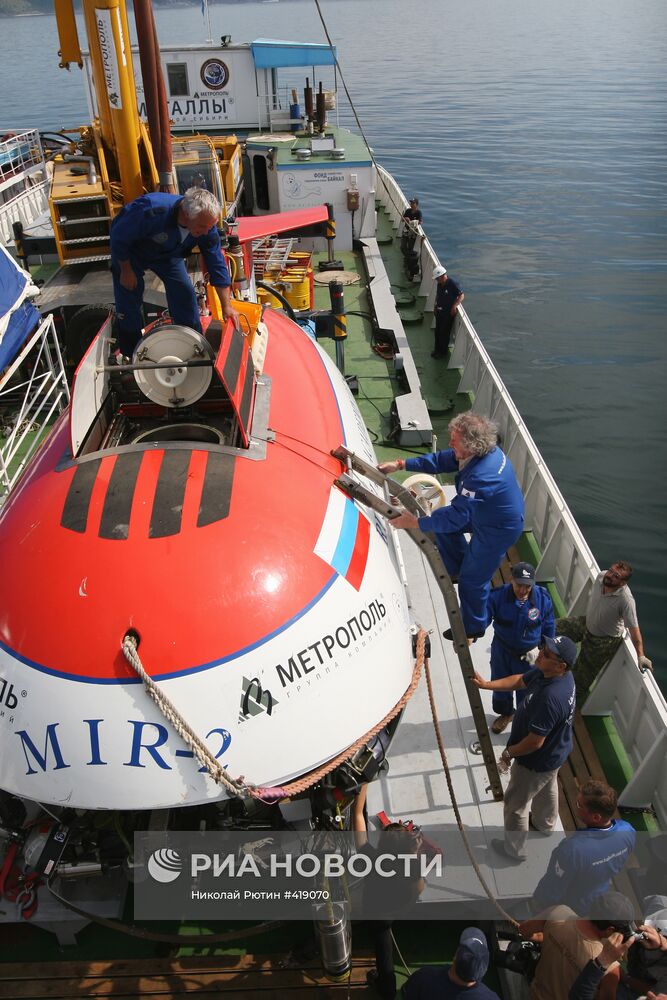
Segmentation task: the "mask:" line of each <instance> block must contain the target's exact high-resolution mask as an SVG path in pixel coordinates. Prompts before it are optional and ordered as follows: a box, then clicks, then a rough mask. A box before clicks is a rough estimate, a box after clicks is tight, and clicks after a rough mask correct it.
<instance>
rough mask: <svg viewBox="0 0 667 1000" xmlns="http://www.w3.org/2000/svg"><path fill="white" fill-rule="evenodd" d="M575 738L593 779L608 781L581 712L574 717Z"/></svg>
mask: <svg viewBox="0 0 667 1000" xmlns="http://www.w3.org/2000/svg"><path fill="white" fill-rule="evenodd" d="M574 736H575V739H576V740H577V743H578V744H579V748H580V750H581V753H582V755H583V757H584V760H585V761H586V767H587V768H588V772H589V774H590V777H591V778H595V779H596V781H604V782H606V781H607V778H606V777H605V773H604V770H603V768H602V764H601V763H600V758H599V757H598V755H597V751H596V749H595V747H594V746H593V741H592V740H591V735H590V733H589V732H588V729H587V728H586V723H585V721H584V719H583V717H582V715H581V712H576V713H575V716H574Z"/></svg>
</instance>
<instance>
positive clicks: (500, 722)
mask: <svg viewBox="0 0 667 1000" xmlns="http://www.w3.org/2000/svg"><path fill="white" fill-rule="evenodd" d="M513 718H514V712H512V714H511V715H499V716H498V718H497V719H495V720H494V721H493V722H492V723H491V732H492V733H504V732H505V730H506V729H507V727H508V726H509V724H510V723H511V721H512V719H513Z"/></svg>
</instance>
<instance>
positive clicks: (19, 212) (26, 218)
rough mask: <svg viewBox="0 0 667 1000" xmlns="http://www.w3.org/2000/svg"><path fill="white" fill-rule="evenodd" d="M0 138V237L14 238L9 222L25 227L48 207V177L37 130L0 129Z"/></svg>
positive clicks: (46, 210)
mask: <svg viewBox="0 0 667 1000" xmlns="http://www.w3.org/2000/svg"><path fill="white" fill-rule="evenodd" d="M0 134H6V135H7V136H8V138H6V139H3V140H2V141H0V240H1V241H2V242H3V243H4V244H6V245H7V246H9V245H10V244H12V243H13V242H14V233H13V230H12V223H13V222H21V223H23V226H24V227H25V228H26V229H28V228H29V226H31V225H32V223H33V222H34V221H35V220H36V219H38V218H39V217H40V216H44V215H45V214H46V213H48V210H49V200H48V195H49V183H50V182H49V177H48V174H47V168H46V163H45V161H44V154H43V151H42V143H41V140H40V137H39V132H38V131H37V130H36V129H28V130H26V131H23V132H16V133H15V134H12V133H3V132H2V130H1V129H0Z"/></svg>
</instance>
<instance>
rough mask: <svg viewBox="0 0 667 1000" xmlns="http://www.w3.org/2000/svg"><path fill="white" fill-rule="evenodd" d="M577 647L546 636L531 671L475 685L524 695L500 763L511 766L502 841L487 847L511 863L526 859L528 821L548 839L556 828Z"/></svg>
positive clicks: (477, 678)
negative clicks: (560, 770)
mask: <svg viewBox="0 0 667 1000" xmlns="http://www.w3.org/2000/svg"><path fill="white" fill-rule="evenodd" d="M576 658H577V647H576V646H575V644H574V643H573V642H572V640H571V639H568V637H567V636H566V635H559V636H557V637H556V638H555V639H552V638H550V637H549V636H547V637H546V638H545V639H544V642H543V645H542V648H541V649H540V652H539V654H538V657H537V660H536V661H535V666H534V667H531V668H530V669H529V670H527V671H526V672H525V674H514V675H513V676H512V677H502V678H501V679H500V680H497V681H487V680H484V678H483V677H481V676H480V675H479V674H478V673H476V674H475V677H474V681H475V684H476V685H477V687H479V688H481V689H482V690H484V691H519V690H525V692H526V696H525V698H524V699H523V701H522V702H521V704H520V705H519V707H518V708H517V710H516V713H515V715H514V719H513V721H512V729H511V732H510V737H509V740H508V743H507V746H506V747H505V749H504V750H503V754H502V759H503V761H504V762H505V764H507V766H510V765H511V764H512V763H513V762H515V763H514V766H513V767H512V772H511V775H510V781H509V785H508V786H507V790H506V791H505V799H504V803H503V810H504V821H505V839H504V840H492V841H491V847H492V848H493V849H494V850H495V851H497V852H498V853H500V854H502V855H503V856H504V857H506V858H508V859H509V860H511V861H514V862H519V861H522V860H523V859H524V858H525V854H524V848H525V844H526V837H527V835H528V826H529V817H530V820H532V822H533V825H534V827H535V829H537V830H539V831H541V832H542V833H550V832H551V831H552V830H553V829H554V828H555V826H556V823H557V822H558V771H559V769H560V767H561V766H562V765H563V764H564V763H565V761H566V760H567V758H568V757H569V755H570V751H571V750H572V723H573V721H574V708H575V696H574V677H573V676H572V667H573V666H574V661H575V660H576Z"/></svg>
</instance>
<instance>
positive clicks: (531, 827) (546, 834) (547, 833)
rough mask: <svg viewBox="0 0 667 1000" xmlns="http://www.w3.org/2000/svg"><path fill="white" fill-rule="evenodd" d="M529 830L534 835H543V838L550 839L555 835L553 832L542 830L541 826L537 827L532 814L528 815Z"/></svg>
mask: <svg viewBox="0 0 667 1000" xmlns="http://www.w3.org/2000/svg"><path fill="white" fill-rule="evenodd" d="M528 829H529V830H532V832H533V833H539V834H541V835H542V836H543V837H550V836H551V834H552V833H553V830H540V828H539V826H535V824H534V823H533V814H532V813H528Z"/></svg>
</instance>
